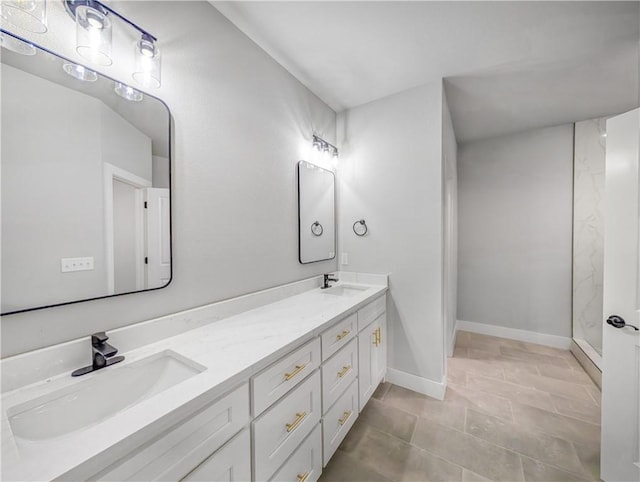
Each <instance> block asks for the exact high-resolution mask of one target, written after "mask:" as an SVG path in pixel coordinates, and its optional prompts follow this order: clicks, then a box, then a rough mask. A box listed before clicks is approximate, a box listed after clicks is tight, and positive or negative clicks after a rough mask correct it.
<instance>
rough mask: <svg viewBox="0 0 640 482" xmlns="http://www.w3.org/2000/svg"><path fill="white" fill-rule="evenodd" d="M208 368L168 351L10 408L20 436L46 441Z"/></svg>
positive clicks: (15, 432) (97, 420) (104, 416)
mask: <svg viewBox="0 0 640 482" xmlns="http://www.w3.org/2000/svg"><path fill="white" fill-rule="evenodd" d="M204 370H205V367H203V366H202V365H199V364H198V363H195V362H193V361H191V360H189V359H188V358H185V357H183V356H181V355H179V354H177V353H175V352H173V351H170V350H167V351H163V352H160V353H157V354H155V355H152V356H149V357H147V358H143V359H141V360H139V361H136V362H133V363H129V364H124V365H122V366H119V367H112V368H104V369H102V370H99V371H97V372H93V373H92V374H91V375H89V376H87V379H86V380H82V381H80V382H78V383H76V384H73V385H71V386H68V387H65V388H62V389H59V390H56V391H54V392H51V393H48V394H46V395H43V396H41V397H38V398H35V399H33V400H29V401H28V402H24V403H22V404H20V405H16V406H14V407H11V408H10V409H9V410H8V411H7V416H8V418H9V424H10V425H11V430H12V432H13V435H14V436H15V437H16V438H17V439H22V440H28V441H43V440H48V439H52V438H56V437H60V436H62V435H67V434H69V433H72V432H75V431H77V430H81V429H85V428H88V427H90V426H92V425H95V424H97V423H99V422H101V421H103V420H105V419H107V418H109V417H111V416H113V415H115V414H117V413H118V412H121V411H122V410H124V409H126V408H128V407H130V406H132V405H135V404H136V403H139V402H141V401H143V400H146V399H148V398H150V397H152V396H153V395H156V394H158V393H160V392H162V391H164V390H167V389H168V388H170V387H172V386H174V385H176V384H178V383H180V382H183V381H184V380H187V379H189V378H191V377H193V376H195V375H197V374H198V373H200V372H202V371H204Z"/></svg>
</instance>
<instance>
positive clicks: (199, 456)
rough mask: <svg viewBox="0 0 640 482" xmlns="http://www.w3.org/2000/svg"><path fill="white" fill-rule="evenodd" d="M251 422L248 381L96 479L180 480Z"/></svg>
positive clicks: (134, 452)
mask: <svg viewBox="0 0 640 482" xmlns="http://www.w3.org/2000/svg"><path fill="white" fill-rule="evenodd" d="M248 423H249V385H248V384H246V383H245V384H244V385H242V386H241V387H239V388H237V389H236V390H234V391H233V392H231V393H230V394H228V395H226V396H225V397H223V398H221V399H219V400H218V401H216V402H214V403H212V404H211V405H208V406H207V407H205V408H203V409H201V410H200V411H199V412H198V413H196V414H195V415H192V416H190V417H188V418H186V419H184V420H182V421H181V422H179V423H178V424H176V425H175V426H174V428H173V429H171V430H169V431H168V432H166V433H164V434H163V435H162V436H161V437H160V438H159V439H155V440H153V441H151V442H149V443H147V444H145V445H143V446H142V447H140V448H138V449H137V450H135V451H133V453H132V454H131V455H129V456H128V457H126V458H125V459H122V460H120V461H118V462H116V463H115V464H113V465H112V466H110V467H109V468H107V469H106V470H105V471H103V472H101V473H100V474H98V475H97V476H95V478H96V479H99V480H115V481H122V480H180V479H181V478H183V477H184V476H185V475H187V474H188V473H189V472H191V471H192V470H193V469H194V467H197V466H198V465H199V464H200V463H202V461H204V460H205V459H206V458H207V457H209V455H211V454H212V453H213V452H215V451H216V450H218V449H219V448H220V447H221V446H222V445H223V444H224V443H225V442H227V441H228V440H229V439H230V438H231V437H232V436H233V435H234V434H236V433H237V432H238V431H240V429H241V428H242V427H244V426H245V425H247V424H248ZM247 457H249V454H248V453H247Z"/></svg>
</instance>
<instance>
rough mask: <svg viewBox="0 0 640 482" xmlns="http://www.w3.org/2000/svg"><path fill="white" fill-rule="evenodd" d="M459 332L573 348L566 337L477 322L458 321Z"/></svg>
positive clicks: (566, 348)
mask: <svg viewBox="0 0 640 482" xmlns="http://www.w3.org/2000/svg"><path fill="white" fill-rule="evenodd" d="M458 330H460V331H470V332H472V333H479V334H481V335H490V336H497V337H499V338H509V339H510V340H518V341H526V342H528V343H536V344H538V345H545V346H550V347H553V348H561V349H563V350H568V349H569V348H570V347H571V338H569V337H566V336H557V335H547V334H546V333H537V332H535V331H527V330H519V329H517V328H507V327H504V326H496V325H487V324H485V323H476V322H475V321H463V320H458V321H457V322H456V331H458Z"/></svg>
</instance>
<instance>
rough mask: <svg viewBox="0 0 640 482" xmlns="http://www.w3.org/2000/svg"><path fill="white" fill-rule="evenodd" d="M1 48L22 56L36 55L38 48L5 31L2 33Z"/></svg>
mask: <svg viewBox="0 0 640 482" xmlns="http://www.w3.org/2000/svg"><path fill="white" fill-rule="evenodd" d="M0 46H2V48H5V49H7V50H11V51H12V52H15V53H17V54H20V55H35V54H36V48H35V47H34V46H33V45H31V44H30V43H27V42H25V41H23V40H20V39H18V38H16V37H14V36H13V35H11V34H9V33H6V32H4V31H2V32H0Z"/></svg>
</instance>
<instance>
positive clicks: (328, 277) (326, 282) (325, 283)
mask: <svg viewBox="0 0 640 482" xmlns="http://www.w3.org/2000/svg"><path fill="white" fill-rule="evenodd" d="M322 276H323V281H322V286H321V287H320V289H323V290H326V289H327V288H330V287H331V285H330V284H329V281H340V280H339V279H338V278H331V275H330V274H323V275H322Z"/></svg>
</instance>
